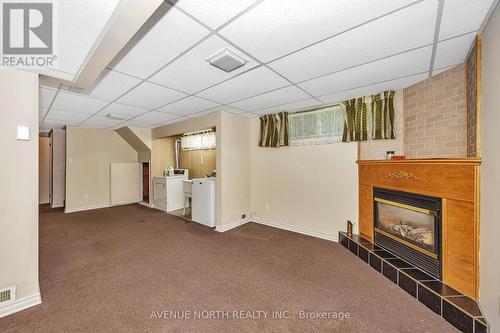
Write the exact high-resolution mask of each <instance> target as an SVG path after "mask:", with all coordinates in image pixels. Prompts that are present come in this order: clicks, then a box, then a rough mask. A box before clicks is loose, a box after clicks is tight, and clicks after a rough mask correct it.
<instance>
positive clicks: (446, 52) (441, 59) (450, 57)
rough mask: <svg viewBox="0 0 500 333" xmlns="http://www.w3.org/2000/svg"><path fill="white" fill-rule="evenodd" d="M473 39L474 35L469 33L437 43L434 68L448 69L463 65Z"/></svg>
mask: <svg viewBox="0 0 500 333" xmlns="http://www.w3.org/2000/svg"><path fill="white" fill-rule="evenodd" d="M475 37H476V33H470V34H467V35H463V36H460V37H457V38H453V39H448V40H445V41H443V42H439V43H438V45H437V48H436V56H435V58H434V68H443V67H450V66H454V65H458V64H461V63H463V62H464V61H465V58H466V57H467V52H469V49H470V47H471V45H472V43H473V42H474V38H475Z"/></svg>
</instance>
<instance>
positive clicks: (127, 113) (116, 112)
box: [99, 103, 148, 118]
mask: <svg viewBox="0 0 500 333" xmlns="http://www.w3.org/2000/svg"><path fill="white" fill-rule="evenodd" d="M146 112H148V109H143V108H138V107H136V106H130V105H125V104H119V103H111V104H110V105H108V106H106V107H105V108H104V109H102V110H101V111H99V115H101V116H106V115H108V114H111V115H113V116H118V117H125V118H130V117H135V116H138V115H141V114H143V113H146Z"/></svg>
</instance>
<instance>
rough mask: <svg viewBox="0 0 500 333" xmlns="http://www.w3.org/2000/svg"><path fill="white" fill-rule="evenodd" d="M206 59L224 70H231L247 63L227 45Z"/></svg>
mask: <svg viewBox="0 0 500 333" xmlns="http://www.w3.org/2000/svg"><path fill="white" fill-rule="evenodd" d="M207 61H208V62H209V63H210V64H211V65H212V66H215V67H217V68H219V69H222V70H223V71H224V72H227V73H229V72H231V71H234V70H235V69H237V68H240V67H241V66H243V65H245V64H246V63H247V60H246V59H245V58H243V57H242V56H240V55H239V54H238V53H236V52H234V51H233V50H230V49H228V48H227V47H226V48H224V49H222V50H220V51H219V52H217V53H215V54H214V55H212V56H210V57H209V58H208V59H207Z"/></svg>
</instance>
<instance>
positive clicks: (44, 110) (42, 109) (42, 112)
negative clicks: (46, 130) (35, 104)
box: [38, 106, 48, 121]
mask: <svg viewBox="0 0 500 333" xmlns="http://www.w3.org/2000/svg"><path fill="white" fill-rule="evenodd" d="M47 110H48V109H47V108H45V107H43V106H40V107H39V109H38V120H39V121H41V120H42V119H43V117H45V114H47Z"/></svg>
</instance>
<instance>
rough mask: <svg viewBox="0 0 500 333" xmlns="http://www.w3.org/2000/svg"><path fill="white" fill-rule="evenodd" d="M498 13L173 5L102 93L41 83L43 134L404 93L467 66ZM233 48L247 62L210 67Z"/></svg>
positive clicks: (281, 0)
mask: <svg viewBox="0 0 500 333" xmlns="http://www.w3.org/2000/svg"><path fill="white" fill-rule="evenodd" d="M493 2H494V0H475V1H471V0H444V1H443V0H420V1H414V0H371V1H366V0H336V1H331V0H311V1H303V0H265V1H252V0H240V1H234V0H205V1H199V0H178V1H175V2H173V1H172V2H165V3H164V4H163V5H162V6H161V7H160V8H159V9H158V10H157V12H156V13H155V14H154V15H153V16H152V17H151V18H150V20H149V21H148V22H147V23H146V24H145V25H144V27H143V28H142V29H141V30H140V31H139V32H138V33H137V35H136V36H134V38H133V39H132V40H131V41H130V43H129V44H128V45H127V46H126V47H125V48H124V49H123V50H122V51H121V52H120V54H119V55H118V56H117V57H116V58H115V59H114V60H113V61H112V62H111V64H110V65H109V66H108V68H107V69H106V70H105V71H104V72H103V73H102V75H101V77H100V78H99V79H98V80H97V81H96V83H95V84H94V86H92V87H90V88H89V89H87V90H80V89H76V88H72V87H69V86H57V85H54V84H48V83H44V82H42V84H41V88H40V117H41V127H42V129H49V128H58V127H63V126H65V125H78V126H84V127H92V128H110V129H116V128H119V127H122V126H133V127H158V126H161V125H164V124H169V123H174V122H178V121H181V120H184V119H188V118H195V117H198V116H201V115H203V114H207V113H210V112H216V111H227V112H232V113H236V114H240V115H242V116H245V117H258V116H259V115H261V114H266V113H271V112H278V111H285V110H287V111H292V110H296V109H300V108H305V107H310V106H315V105H319V104H322V103H333V102H338V101H342V100H345V99H347V98H352V97H356V96H360V95H366V94H372V93H377V92H380V91H383V90H386V89H401V88H404V87H408V86H410V85H412V84H415V83H417V82H419V81H422V80H424V79H426V78H428V77H429V76H431V75H435V74H438V73H440V72H442V71H443V70H445V69H447V68H451V67H453V66H456V65H458V64H461V63H463V62H464V60H465V58H466V56H467V53H468V51H469V50H470V47H471V45H472V44H473V41H474V38H475V36H476V34H477V32H478V30H479V29H480V27H481V25H482V24H483V21H484V20H485V18H486V16H487V14H488V12H489V10H490V7H491V6H492V5H493ZM99 3H101V2H99ZM96 4H97V2H96ZM96 6H97V5H96ZM95 28H96V29H97V28H98V27H97V26H96V27H95ZM69 45H71V44H69ZM223 48H229V49H231V50H233V51H235V52H237V53H238V54H239V55H241V56H242V57H244V58H245V59H246V60H247V63H246V64H245V65H244V66H243V67H240V68H238V69H236V70H235V71H232V72H229V73H226V72H224V71H221V70H219V69H217V68H215V67H213V66H211V65H210V64H209V63H208V62H207V61H206V59H207V58H208V57H210V56H211V55H213V54H214V53H216V52H217V51H220V50H221V49H223ZM109 115H111V116H112V117H111V119H110V118H109Z"/></svg>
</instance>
